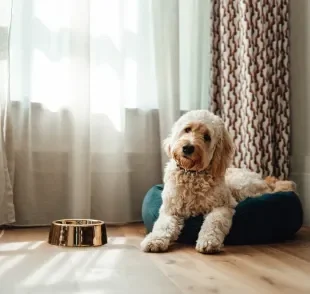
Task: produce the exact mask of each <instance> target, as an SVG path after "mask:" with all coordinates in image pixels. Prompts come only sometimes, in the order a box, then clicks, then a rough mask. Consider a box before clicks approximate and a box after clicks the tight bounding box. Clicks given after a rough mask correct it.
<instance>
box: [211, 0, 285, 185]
mask: <svg viewBox="0 0 310 294" xmlns="http://www.w3.org/2000/svg"><path fill="white" fill-rule="evenodd" d="M212 5H213V11H212V83H211V103H210V108H211V111H213V112H214V113H216V114H218V115H220V116H221V117H222V118H223V119H224V121H225V124H226V127H227V128H228V130H229V132H230V133H231V135H232V137H233V138H234V142H235V145H236V155H235V159H234V165H235V166H236V167H247V168H249V169H251V170H253V171H256V172H258V173H260V174H261V175H263V176H267V175H274V176H277V177H280V178H282V179H283V178H287V177H288V175H289V143H290V142H289V139H290V105H289V95H290V93H289V27H288V22H289V15H288V14H289V11H288V6H289V1H288V0H270V1H269V0H252V1H250V0H241V1H233V0H213V3H212Z"/></svg>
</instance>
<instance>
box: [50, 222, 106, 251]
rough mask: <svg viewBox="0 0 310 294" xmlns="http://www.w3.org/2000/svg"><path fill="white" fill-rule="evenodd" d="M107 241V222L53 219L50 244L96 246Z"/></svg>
mask: <svg viewBox="0 0 310 294" xmlns="http://www.w3.org/2000/svg"><path fill="white" fill-rule="evenodd" d="M107 242H108V241H107V231H106V226H105V223H104V222H103V221H100V220H92V219H61V220H56V221H53V222H52V225H51V228H50V232H49V237H48V243H49V244H51V245H57V246H65V247H96V246H102V245H104V244H106V243H107Z"/></svg>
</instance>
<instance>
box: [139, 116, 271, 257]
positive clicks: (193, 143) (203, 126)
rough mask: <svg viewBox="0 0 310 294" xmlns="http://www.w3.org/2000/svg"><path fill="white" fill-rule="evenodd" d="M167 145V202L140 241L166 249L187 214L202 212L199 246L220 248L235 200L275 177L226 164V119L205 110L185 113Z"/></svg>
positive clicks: (266, 187) (229, 147) (230, 149)
mask: <svg viewBox="0 0 310 294" xmlns="http://www.w3.org/2000/svg"><path fill="white" fill-rule="evenodd" d="M164 148H165V150H166V152H167V154H168V156H169V157H170V161H169V162H168V164H167V166H166V170H165V176H164V183H165V186H164V190H163V192H162V198H163V204H162V206H161V208H160V213H159V218H158V220H157V221H156V222H155V224H154V228H153V231H152V232H151V233H150V234H148V235H147V236H146V237H145V239H144V240H143V241H142V243H141V247H142V250H144V251H146V252H161V251H166V250H167V249H168V246H169V244H170V243H171V242H172V241H175V240H176V239H177V238H178V236H179V234H180V232H181V230H182V228H183V225H184V220H185V219H187V218H189V217H191V216H196V215H201V214H203V215H205V219H204V222H203V225H202V227H201V230H200V233H199V236H198V240H197V244H196V249H197V251H199V252H201V253H216V252H219V251H220V249H221V247H222V245H223V241H224V238H225V237H226V235H227V234H228V232H229V230H230V227H231V225H232V218H233V215H234V211H235V210H234V208H235V206H236V204H237V201H240V200H242V199H244V198H245V197H248V196H249V195H252V196H255V195H258V194H262V193H265V192H270V191H272V190H274V187H275V185H276V182H277V181H276V180H275V181H274V182H273V181H270V182H267V181H264V180H263V179H262V178H261V177H260V176H259V175H257V174H256V173H253V172H251V171H248V170H245V169H235V168H228V167H229V166H230V164H231V160H232V157H233V155H234V145H233V142H232V140H231V138H230V135H229V133H228V132H227V130H226V129H225V126H224V123H223V121H222V120H221V119H220V118H219V117H218V116H216V115H214V114H212V113H211V112H209V111H207V110H196V111H191V112H188V113H186V114H185V115H183V116H182V117H181V118H180V119H179V120H178V121H177V122H176V123H175V124H174V126H173V128H172V132H171V135H170V136H169V137H168V138H167V139H166V140H165V141H164ZM225 175H226V176H225ZM271 182H272V183H271Z"/></svg>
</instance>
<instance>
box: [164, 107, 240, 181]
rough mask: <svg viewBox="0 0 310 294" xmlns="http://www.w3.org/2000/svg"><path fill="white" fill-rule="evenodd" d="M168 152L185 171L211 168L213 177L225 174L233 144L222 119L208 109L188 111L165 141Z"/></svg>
mask: <svg viewBox="0 0 310 294" xmlns="http://www.w3.org/2000/svg"><path fill="white" fill-rule="evenodd" d="M164 148H165V151H166V153H167V155H168V156H169V157H170V158H173V159H174V160H175V161H176V163H177V164H178V165H179V166H180V167H182V168H183V169H185V170H191V171H197V172H199V171H203V170H208V171H209V172H210V174H211V175H213V176H214V177H220V176H223V175H224V174H225V171H226V169H227V168H228V167H229V165H230V163H231V160H232V156H233V154H234V145H233V143H232V140H231V137H230V135H229V133H228V131H227V130H226V128H225V126H224V123H223V121H222V119H221V118H220V117H218V116H216V115H214V114H213V113H211V112H209V111H208V110H195V111H190V112H187V113H186V114H185V115H183V116H182V117H181V118H180V119H179V120H178V121H177V122H176V123H175V124H174V126H173V128H172V132H171V134H170V135H169V137H168V138H167V139H166V140H165V141H164Z"/></svg>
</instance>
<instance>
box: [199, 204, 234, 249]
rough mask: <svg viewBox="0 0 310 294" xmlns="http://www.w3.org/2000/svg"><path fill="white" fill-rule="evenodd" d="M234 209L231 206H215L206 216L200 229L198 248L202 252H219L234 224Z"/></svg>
mask: <svg viewBox="0 0 310 294" xmlns="http://www.w3.org/2000/svg"><path fill="white" fill-rule="evenodd" d="M233 215H234V209H232V208H230V207H218V208H214V209H213V210H212V211H211V212H210V213H208V214H207V215H206V217H205V220H204V222H203V224H202V227H201V229H200V232H199V235H198V240H197V244H196V250H197V251H198V252H201V253H208V254H212V253H217V252H219V251H220V250H221V248H222V246H223V242H224V239H225V237H226V235H227V234H228V233H229V230H230V228H231V225H232V218H233Z"/></svg>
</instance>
